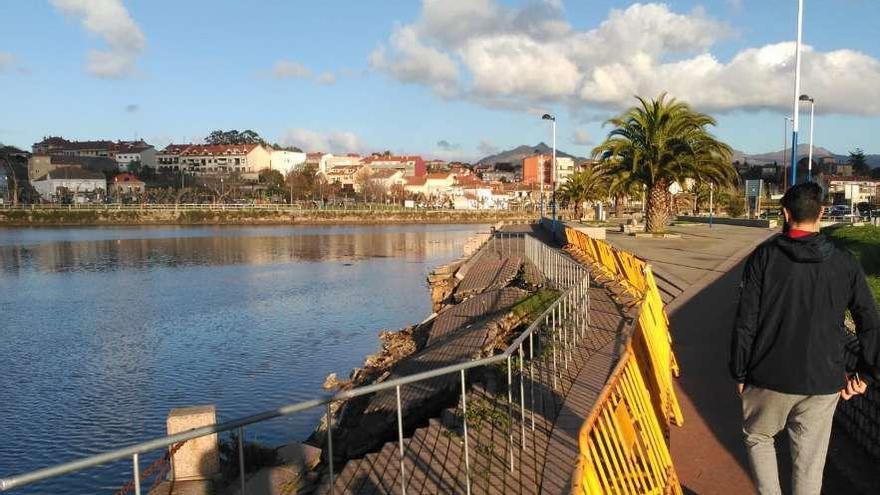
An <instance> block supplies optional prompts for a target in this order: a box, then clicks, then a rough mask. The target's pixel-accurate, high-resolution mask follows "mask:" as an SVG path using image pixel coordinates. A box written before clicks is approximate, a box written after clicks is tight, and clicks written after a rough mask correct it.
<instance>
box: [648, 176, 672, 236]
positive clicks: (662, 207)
mask: <svg viewBox="0 0 880 495" xmlns="http://www.w3.org/2000/svg"><path fill="white" fill-rule="evenodd" d="M668 188H669V184H667V183H666V182H665V181H661V182H657V183H655V184H654V185H653V186H651V188H650V189H649V190H648V198H647V204H646V205H645V216H646V217H647V218H646V219H645V230H646V231H647V232H650V233H652V234H656V233H660V232H665V231H666V224H667V223H668V221H669V204H668V192H667V190H668Z"/></svg>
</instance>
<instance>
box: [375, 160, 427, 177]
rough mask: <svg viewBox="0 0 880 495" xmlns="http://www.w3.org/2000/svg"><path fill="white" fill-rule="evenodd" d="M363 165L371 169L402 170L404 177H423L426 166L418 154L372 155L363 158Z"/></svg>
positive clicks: (425, 172) (425, 173)
mask: <svg viewBox="0 0 880 495" xmlns="http://www.w3.org/2000/svg"><path fill="white" fill-rule="evenodd" d="M363 163H364V164H365V165H369V166H370V168H372V169H373V170H383V169H394V170H402V171H403V175H404V176H406V177H425V176H426V175H427V173H428V168H427V166H426V165H425V160H424V159H422V157H420V156H418V155H411V156H410V155H408V156H385V155H380V156H377V155H374V156H368V157H366V158H364V159H363Z"/></svg>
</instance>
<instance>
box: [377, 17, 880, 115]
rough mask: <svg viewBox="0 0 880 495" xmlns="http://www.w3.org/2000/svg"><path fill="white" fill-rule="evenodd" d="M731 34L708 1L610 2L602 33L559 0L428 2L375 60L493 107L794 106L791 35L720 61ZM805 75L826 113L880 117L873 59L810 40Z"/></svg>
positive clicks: (877, 67) (877, 66)
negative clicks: (695, 4)
mask: <svg viewBox="0 0 880 495" xmlns="http://www.w3.org/2000/svg"><path fill="white" fill-rule="evenodd" d="M736 3H737V2H733V4H734V6H735V4H736ZM732 33H733V30H732V29H731V28H730V27H728V26H726V25H725V24H723V23H721V22H719V21H717V20H714V19H712V18H711V17H709V16H708V15H707V14H706V13H705V12H704V11H703V10H702V9H700V8H697V9H695V10H693V11H691V12H688V13H679V12H674V11H673V10H671V8H670V7H669V6H668V5H667V4H661V3H644V4H641V3H640V4H634V5H631V6H629V7H627V8H625V9H613V10H611V11H610V12H609V14H608V17H607V18H606V19H605V20H604V21H603V22H601V23H600V24H599V25H598V26H597V27H595V28H594V29H589V30H577V29H575V28H573V27H572V26H571V24H569V23H568V22H567V21H566V20H565V18H564V12H563V10H562V6H561V3H560V2H558V1H555V0H550V1H543V2H529V3H527V4H526V5H525V6H524V7H521V8H511V7H506V6H504V5H501V4H500V3H499V2H498V1H497V0H424V1H423V6H422V11H421V14H420V16H419V18H418V19H416V21H414V22H413V23H412V24H405V25H400V26H397V27H396V28H395V29H394V31H393V33H392V34H391V36H390V38H389V40H388V42H387V44H385V45H382V46H379V47H378V48H377V49H376V50H375V51H374V52H373V54H372V55H371V57H370V62H371V66H372V67H373V68H374V69H377V70H380V71H383V72H385V73H387V74H388V75H389V76H391V77H393V78H394V79H397V80H399V81H402V82H406V83H414V84H420V85H424V86H427V87H429V88H431V89H432V90H433V91H434V92H435V93H437V94H438V95H440V96H442V97H445V98H450V97H457V98H464V99H469V100H472V101H476V102H478V103H480V104H483V105H486V106H492V107H505V108H515V109H521V110H523V109H526V108H531V107H541V106H546V103H548V102H556V103H563V104H567V105H568V106H569V107H570V108H572V109H573V110H574V111H580V109H581V108H582V107H585V106H592V107H601V108H606V109H614V110H616V109H620V108H625V107H628V106H631V105H632V104H633V95H634V94H640V95H646V96H656V95H657V94H659V93H660V92H663V91H666V92H668V93H670V94H671V95H672V96H675V97H678V98H681V99H683V100H686V101H688V102H690V103H692V104H694V105H695V106H697V107H698V108H699V109H701V110H704V111H715V112H718V111H721V112H724V111H734V110H756V109H777V110H783V111H786V110H787V109H788V108H789V106H790V100H791V85H792V82H791V79H792V71H793V67H794V45H793V43H791V42H782V43H775V44H769V45H765V46H759V47H750V48H745V49H743V50H741V51H740V52H739V53H737V54H735V55H734V56H733V57H732V58H731V59H730V60H727V61H725V60H720V59H719V58H718V57H717V56H715V55H714V54H713V53H712V49H713V47H715V46H716V45H717V44H718V43H719V41H721V40H723V39H726V38H727V37H729V36H730V35H731V34H732ZM802 77H803V79H802V85H803V88H804V91H805V92H808V93H810V94H811V95H812V96H814V97H815V98H816V101H817V107H816V108H817V111H825V112H837V113H853V114H862V115H880V100H878V99H877V98H875V94H876V88H877V87H880V61H878V60H877V59H875V58H872V57H870V56H868V55H866V54H864V53H861V52H858V51H855V50H835V51H826V52H820V51H817V50H815V49H813V48H811V47H809V46H807V47H805V48H804V64H803V71H802Z"/></svg>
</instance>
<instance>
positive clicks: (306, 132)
mask: <svg viewBox="0 0 880 495" xmlns="http://www.w3.org/2000/svg"><path fill="white" fill-rule="evenodd" d="M281 144H283V145H284V146H296V147H298V148H300V149H302V150H303V151H307V152H317V151H324V152H327V153H363V152H365V150H366V146H365V145H364V143H363V141H362V140H361V138H360V137H358V135H357V134H355V133H353V132H349V131H338V130H334V131H329V132H318V131H313V130H311V129H303V128H295V129H288V130H287V131H286V132H285V133H284V135H283V136H281Z"/></svg>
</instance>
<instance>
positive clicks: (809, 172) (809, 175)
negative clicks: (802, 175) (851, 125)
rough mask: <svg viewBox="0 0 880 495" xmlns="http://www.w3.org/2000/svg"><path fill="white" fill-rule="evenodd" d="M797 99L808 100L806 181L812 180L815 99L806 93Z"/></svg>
mask: <svg viewBox="0 0 880 495" xmlns="http://www.w3.org/2000/svg"><path fill="white" fill-rule="evenodd" d="M798 101H808V102H810V154H809V158H808V159H807V181H812V180H813V122H814V119H813V117H814V116H815V114H816V101H815V100H814V99H813V98H810V97H809V96H808V95H801V97H800V98H798Z"/></svg>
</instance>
